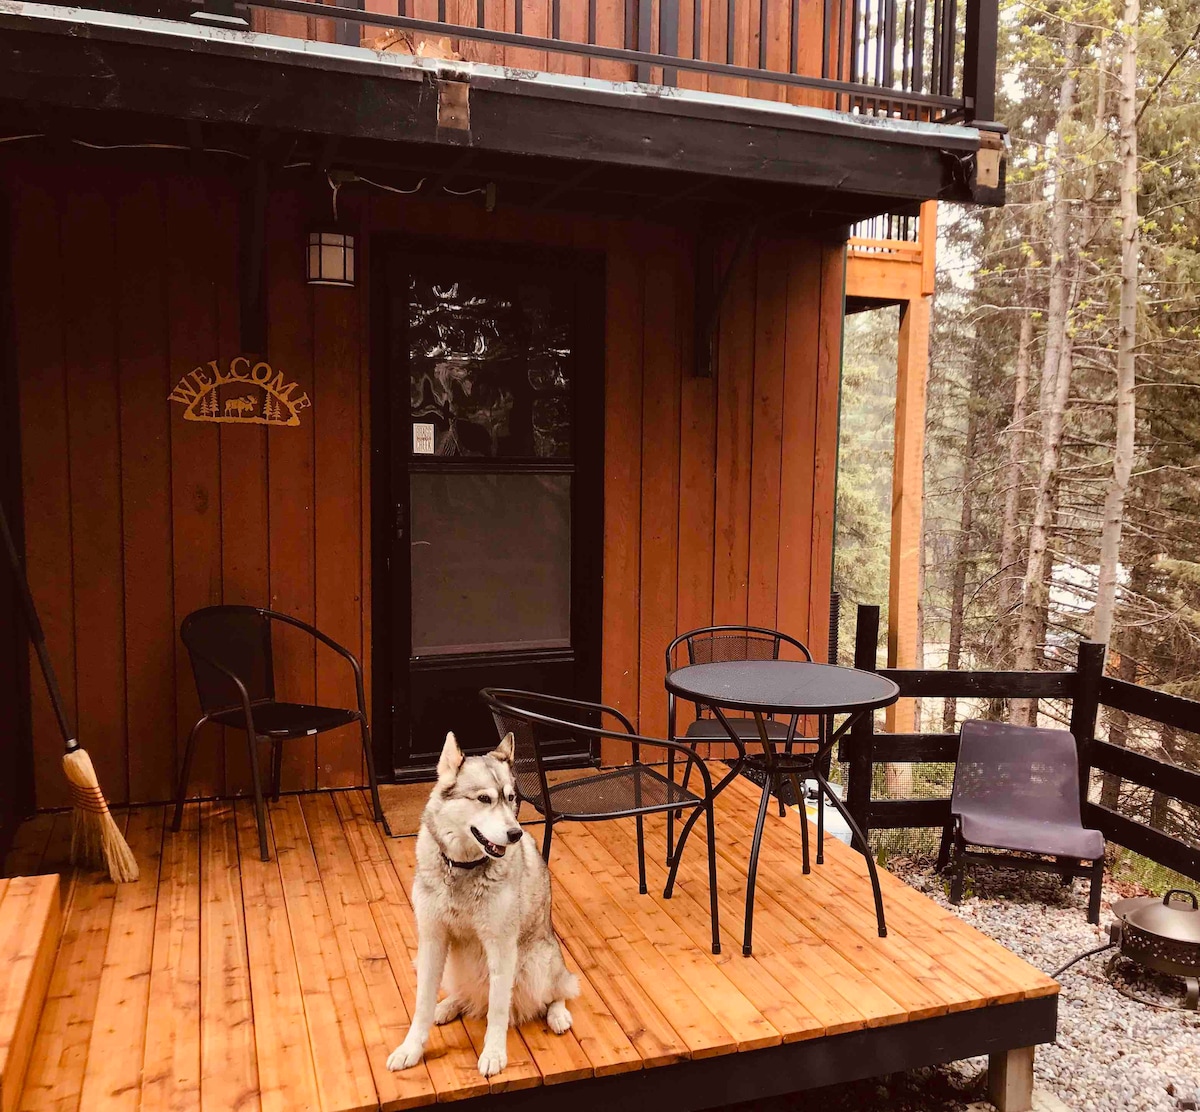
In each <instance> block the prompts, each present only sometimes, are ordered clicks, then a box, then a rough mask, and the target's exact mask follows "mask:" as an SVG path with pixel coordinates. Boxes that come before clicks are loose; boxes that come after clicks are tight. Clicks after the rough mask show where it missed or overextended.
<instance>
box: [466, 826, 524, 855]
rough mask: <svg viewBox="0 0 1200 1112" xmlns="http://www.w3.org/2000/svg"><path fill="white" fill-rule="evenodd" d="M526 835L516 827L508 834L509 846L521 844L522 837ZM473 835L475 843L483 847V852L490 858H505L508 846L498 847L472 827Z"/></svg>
mask: <svg viewBox="0 0 1200 1112" xmlns="http://www.w3.org/2000/svg"><path fill="white" fill-rule="evenodd" d="M524 833H525V832H524V831H523V830H522V829H521V828H520V827H519V826H514V827H513V828H512V829H511V830H509V831H508V832H507V836H508V843H509V845H515V844H516V843H517V842H519V841H520V840H521V835H522V834H524ZM471 834H472V835H473V836H474V838H475V841H477V842H478V843H479V844H480V845H481V846H483V852H484V853H486V854H487V855H488V856H489V857H503V856H504V854H505V851H506V850H507V849H508V846H501V845H497V844H496V843H495V842H493V841H491V840H490V839H488V838H485V837H484V836H483V835H482V834H480V833H479V831H478V830H476V829H475V827H473V826H472V827H471Z"/></svg>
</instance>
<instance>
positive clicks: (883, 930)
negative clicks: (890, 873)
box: [813, 768, 887, 938]
mask: <svg viewBox="0 0 1200 1112" xmlns="http://www.w3.org/2000/svg"><path fill="white" fill-rule="evenodd" d="M813 775H814V776H816V778H817V784H818V785H819V787H820V789H821V791H822V792H824V793H827V794H828V795H829V802H830V803H832V804H833V805H834V807H836V808H837V809H838V811H839V812H841V816H842V818H844V819H845V820H846V825H847V826H848V827H850V830H851V832H852V833H853V835H854V837H855V839H857V841H858V844H859V846H860V847H862V854H863V856H864V857H865V858H866V859H867V872H868V873H870V875H871V892H872V894H873V895H874V897H875V919H876V921H877V922H878V924H879V937H880V938H887V924H886V923H885V922H884V918H883V893H882V892H881V891H880V890H879V873H878V872H877V871H876V869H875V858H874V857H872V856H871V846H870V843H868V841H867V839H866V837H865V836H864V835H863V832H862V830H861V829H860V828H859V825H858V823H857V822H855V821H854V816H853V815H851V814H850V812H849V811H848V810H846V805H845V804H844V803H843V802H842V801H841V800H840V799H838V797H837V796H836V795H834V793H833V792H832V791H831V790H830V787H829V781H828V780H826V779H825V777H824V775H822V773H821V770H820V769H819V768H817V769H814V770H813Z"/></svg>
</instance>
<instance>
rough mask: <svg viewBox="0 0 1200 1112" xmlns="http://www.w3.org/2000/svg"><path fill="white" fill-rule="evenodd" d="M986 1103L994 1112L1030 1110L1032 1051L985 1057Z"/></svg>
mask: <svg viewBox="0 0 1200 1112" xmlns="http://www.w3.org/2000/svg"><path fill="white" fill-rule="evenodd" d="M988 1100H990V1101H991V1102H992V1103H993V1104H994V1105H995V1106H996V1109H997V1112H1030V1109H1032V1108H1033V1047H1032V1046H1022V1047H1018V1048H1017V1049H1016V1050H1003V1051H997V1052H996V1053H995V1054H990V1055H988Z"/></svg>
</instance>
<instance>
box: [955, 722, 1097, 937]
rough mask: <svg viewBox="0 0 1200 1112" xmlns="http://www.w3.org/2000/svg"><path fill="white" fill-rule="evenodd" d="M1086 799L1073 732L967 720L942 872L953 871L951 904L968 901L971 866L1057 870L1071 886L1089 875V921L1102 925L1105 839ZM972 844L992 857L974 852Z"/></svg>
mask: <svg viewBox="0 0 1200 1112" xmlns="http://www.w3.org/2000/svg"><path fill="white" fill-rule="evenodd" d="M1080 799H1081V796H1080V785H1079V757H1078V754H1077V751H1076V745H1075V738H1074V736H1073V735H1072V734H1071V733H1070V732H1069V731H1067V730H1048V729H1041V728H1038V727H1032V726H1010V725H1009V724H1008V723H1006V722H979V721H974V720H971V721H967V722H964V723H963V725H962V730H961V732H960V735H959V750H958V764H957V765H956V766H955V769H954V790H953V793H952V796H951V800H950V822H949V824H947V826H946V828H945V829H944V830H943V832H942V845H941V850H940V852H939V854H938V866H939V868H942V869H944V868H946V866H947V865H949V866H950V867H951V881H950V901H951V902H952V903H958V902H959V901H960V900H961V899H962V892H963V881H964V872H965V869H966V866H967V865H968V864H982V865H995V864H1002V865H1007V866H1010V867H1014V868H1018V869H1025V870H1027V871H1035V872H1042V871H1045V872H1054V873H1058V874H1059V875H1060V876H1061V877H1062V878H1063V883H1064V884H1069V883H1070V882H1071V881H1072V880H1073V879H1074V878H1075V876H1076V875H1078V874H1080V873H1082V872H1085V871H1087V872H1090V874H1091V881H1092V883H1091V892H1090V898H1089V901H1088V921H1089V922H1091V923H1099V922H1100V893H1101V886H1102V884H1103V880H1104V835H1103V834H1101V833H1100V831H1099V830H1088V829H1086V828H1085V827H1084V825H1083V820H1082V818H1081V817H1080ZM972 846H977V847H979V848H981V849H985V850H989V851H992V852H988V853H974V852H971V849H970V847H972ZM996 851H999V852H996ZM1015 853H1025V854H1037V855H1038V856H1037V857H1016V856H1012V854H1015ZM1045 858H1053V860H1045ZM1081 861H1082V862H1086V864H1085V865H1081V864H1080V862H1081Z"/></svg>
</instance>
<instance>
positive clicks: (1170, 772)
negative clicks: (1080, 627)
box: [839, 606, 1200, 880]
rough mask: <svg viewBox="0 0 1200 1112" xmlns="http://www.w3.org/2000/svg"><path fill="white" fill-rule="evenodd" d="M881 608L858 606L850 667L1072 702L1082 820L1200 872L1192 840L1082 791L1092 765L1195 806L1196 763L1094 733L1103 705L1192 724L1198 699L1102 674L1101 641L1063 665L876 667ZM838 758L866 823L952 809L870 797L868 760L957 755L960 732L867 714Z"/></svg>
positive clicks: (943, 818)
mask: <svg viewBox="0 0 1200 1112" xmlns="http://www.w3.org/2000/svg"><path fill="white" fill-rule="evenodd" d="M878 642H879V607H877V606H860V607H859V608H858V629H857V632H856V635H855V642H854V664H855V667H856V668H863V669H866V670H868V671H874V672H878V673H879V674H880V675H883V676H887V677H888V678H889V679H892V680H894V681H895V682H896V683H897V684H898V685H899V686H900V694H901V697H902V698H920V697H931V698H936V697H954V698H1004V699H1063V700H1068V701H1070V703H1071V722H1070V728H1071V732H1072V733H1073V734H1074V735H1075V741H1076V745H1077V746H1078V751H1079V763H1080V774H1081V775H1080V783H1081V788H1082V792H1083V796H1084V798H1083V799H1082V801H1081V802H1082V804H1083V820H1084V823H1085V824H1086V825H1088V826H1091V827H1094V828H1096V829H1098V830H1100V831H1101V832H1102V833H1103V834H1104V836H1105V838H1106V839H1108V840H1109V841H1110V842H1114V843H1115V844H1117V845H1120V846H1124V847H1125V848H1126V849H1130V850H1133V851H1134V852H1135V853H1140V854H1142V855H1143V856H1144V857H1149V858H1150V859H1151V860H1153V861H1156V862H1158V863H1159V864H1160V865H1164V866H1166V867H1167V868H1169V869H1173V870H1175V871H1176V872H1178V873H1182V874H1183V875H1185V876H1189V877H1192V878H1193V879H1196V880H1200V849H1198V848H1196V847H1194V846H1190V845H1188V844H1186V843H1184V842H1181V841H1179V840H1178V839H1175V838H1172V837H1170V836H1169V835H1166V834H1163V833H1162V832H1161V831H1158V830H1155V829H1153V828H1152V827H1150V826H1147V825H1146V824H1145V823H1141V822H1138V821H1136V820H1135V819H1132V818H1129V817H1128V816H1127V815H1122V814H1120V813H1119V812H1118V811H1115V810H1113V809H1112V808H1109V807H1104V806H1101V805H1100V804H1096V803H1091V802H1089V801H1088V799H1087V786H1088V783H1089V781H1090V779H1091V773H1092V771H1093V770H1096V771H1099V772H1108V773H1112V774H1114V775H1116V776H1119V777H1121V778H1122V779H1123V780H1126V781H1129V782H1130V783H1133V784H1137V785H1139V786H1142V787H1147V788H1151V789H1152V790H1154V791H1157V792H1160V793H1162V794H1163V795H1166V796H1170V797H1171V798H1173V799H1176V800H1179V801H1180V802H1182V803H1187V804H1192V805H1194V806H1200V772H1194V771H1192V770H1190V769H1186V768H1181V767H1180V766H1178V765H1173V764H1169V763H1167V762H1166V761H1160V760H1156V759H1155V758H1153V757H1149V756H1146V755H1145V754H1144V753H1137V752H1134V751H1133V750H1130V749H1123V748H1121V747H1120V746H1116V745H1112V744H1110V743H1109V742H1106V741H1101V740H1099V739H1097V737H1096V720H1097V717H1098V715H1099V711H1100V708H1101V707H1102V706H1106V707H1113V708H1115V709H1118V710H1124V711H1126V712H1127V713H1129V714H1134V715H1138V716H1139V717H1142V718H1145V719H1148V720H1150V721H1152V722H1157V723H1162V724H1166V725H1169V726H1174V727H1176V728H1177V729H1181V730H1187V731H1192V732H1196V733H1200V702H1196V701H1194V700H1191V699H1184V698H1181V697H1180V696H1178V695H1168V694H1165V693H1164V692H1161V691H1153V690H1151V689H1149V688H1145V687H1139V686H1138V685H1137V684H1132V683H1126V682H1124V681H1122V680H1116V679H1110V678H1109V677H1107V676H1105V675H1104V655H1105V652H1104V646H1103V645H1100V644H1097V643H1095V642H1092V641H1084V642H1083V643H1082V644H1081V645H1080V646H1079V656H1078V659H1077V662H1076V666H1075V668H1074V669H1073V670H1071V671H1066V672H966V671H956V672H950V671H944V670H933V669H899V668H879V667H878V666H877V661H876V649H877V645H878ZM839 759H841V760H842V761H844V762H845V763H846V770H847V784H846V804H847V806H848V807H849V809H850V811H851V813H852V814H853V815H854V817H855V819H856V820H857V821H858V823H859V825H860V826H861V827H862V828H863V830H864V831H868V830H871V829H876V830H889V829H896V828H899V827H929V826H932V827H941V826H944V825H945V824H946V822H947V821H948V820H949V818H950V800H949V799H948V798H945V799H875V798H873V797H872V794H871V793H872V783H873V769H874V766H875V765H876V764H905V763H914V764H915V763H924V762H949V763H953V762H954V761H956V760H957V759H958V735H957V734H945V733H913V734H883V733H876V732H875V726H874V720H873V716H866V717H865V718H864V719H863V720H862V721H860V722H859V723H857V724H856V725H855V726H854V728H853V730H852V732H851V735H850V737H849V738H848V739H847V740H846V741H844V742H843V743H842V746H841V751H840V753H839Z"/></svg>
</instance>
